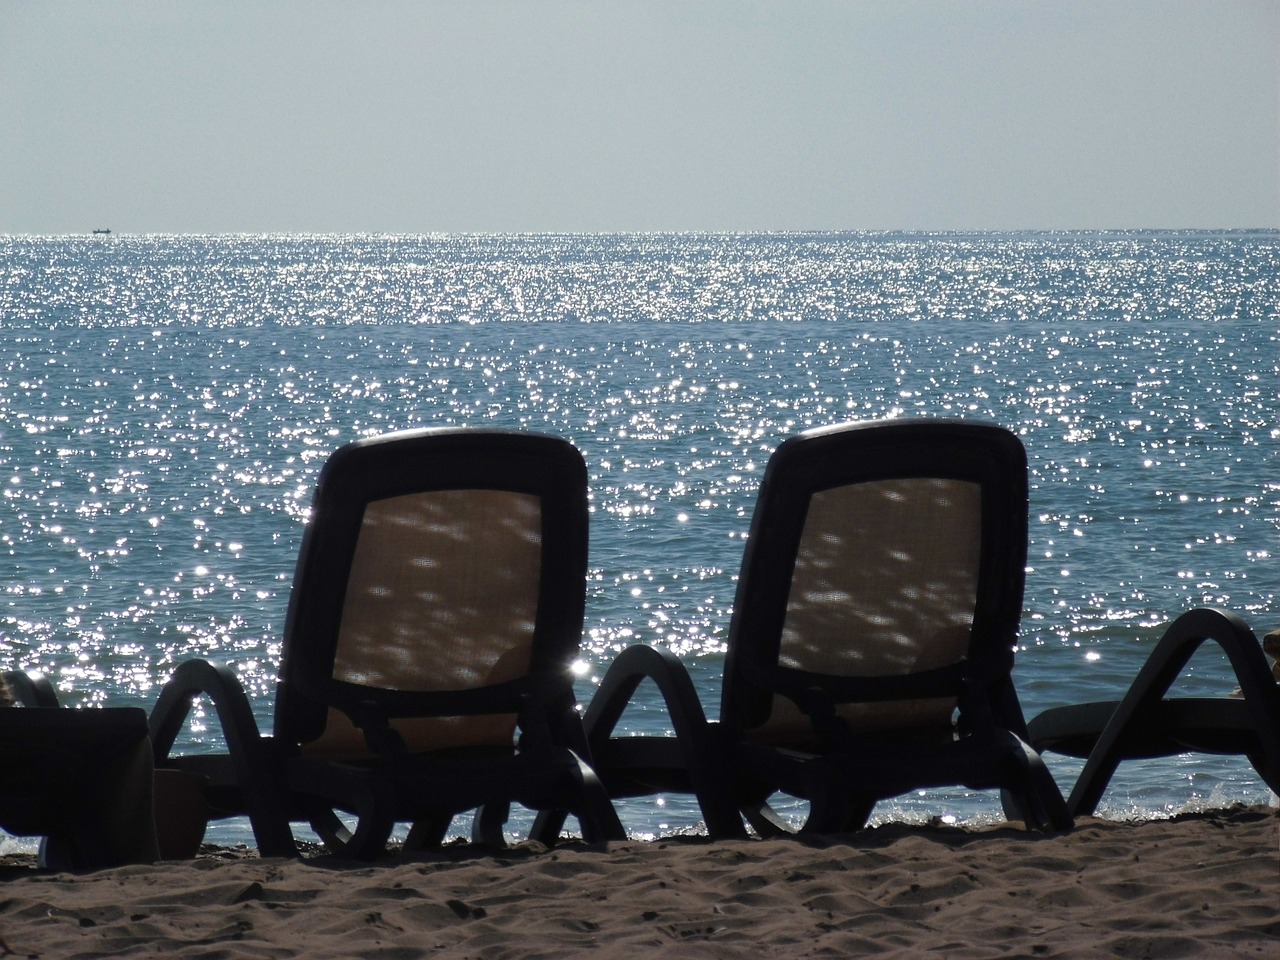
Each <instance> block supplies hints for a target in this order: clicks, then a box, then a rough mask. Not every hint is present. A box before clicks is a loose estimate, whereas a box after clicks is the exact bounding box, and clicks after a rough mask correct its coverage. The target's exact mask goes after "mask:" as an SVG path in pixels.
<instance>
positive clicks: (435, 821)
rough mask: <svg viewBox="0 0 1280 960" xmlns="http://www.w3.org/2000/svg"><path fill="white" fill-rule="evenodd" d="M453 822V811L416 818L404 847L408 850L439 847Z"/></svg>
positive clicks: (435, 848)
mask: <svg viewBox="0 0 1280 960" xmlns="http://www.w3.org/2000/svg"><path fill="white" fill-rule="evenodd" d="M452 823H453V814H451V813H439V814H436V815H434V816H431V817H424V818H422V819H421V820H415V821H414V822H413V825H412V826H410V827H409V835H408V836H407V837H405V840H404V848H405V849H406V850H437V849H439V847H440V845H441V844H442V843H444V838H445V836H446V835H447V834H448V832H449V826H450V824H452Z"/></svg>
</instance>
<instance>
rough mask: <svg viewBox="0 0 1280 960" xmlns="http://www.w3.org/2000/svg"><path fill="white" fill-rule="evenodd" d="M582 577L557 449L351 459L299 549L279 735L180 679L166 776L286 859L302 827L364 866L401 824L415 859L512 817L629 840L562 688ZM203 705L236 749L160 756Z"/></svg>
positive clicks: (168, 722)
mask: <svg viewBox="0 0 1280 960" xmlns="http://www.w3.org/2000/svg"><path fill="white" fill-rule="evenodd" d="M586 562H587V474H586V466H585V464H584V463H583V460H582V456H581V454H580V453H578V451H577V450H576V449H575V448H574V447H573V446H572V445H571V444H569V443H567V442H565V441H563V440H559V439H555V438H552V437H547V436H540V435H535V434H525V433H514V432H505V431H496V430H458V429H445V430H417V431H407V432H404V433H399V434H390V435H387V436H382V437H376V438H371V439H366V440H360V441H357V442H355V443H352V444H349V445H347V446H345V447H343V448H342V449H340V450H338V451H337V452H335V453H334V454H333V455H332V457H330V459H329V461H328V462H327V463H326V464H325V466H324V468H323V469H322V471H321V474H320V477H319V481H318V484H317V488H316V493H315V501H314V505H313V507H312V515H311V519H310V522H309V523H308V525H307V527H306V530H305V533H304V536H303V543H302V548H301V553H300V555H299V558H298V565H297V572H296V574H295V579H294V584H293V590H292V593H291V596H290V602H289V611H288V615H287V618H286V621H285V627H284V638H283V650H282V661H281V665H280V679H279V684H278V687H277V690H276V703H275V720H274V731H273V733H272V735H271V736H262V735H260V734H259V731H258V727H257V724H256V723H255V721H254V717H253V712H252V710H251V709H250V705H249V701H248V698H247V697H246V696H245V694H244V691H243V690H242V689H241V686H240V684H239V682H238V681H237V680H236V678H235V676H234V674H233V673H232V672H231V671H230V670H229V669H227V668H226V667H223V666H219V665H217V664H212V663H209V662H206V661H201V660H196V661H189V662H187V663H184V664H182V665H180V666H179V668H178V670H177V671H176V672H175V674H174V676H173V678H172V680H171V681H170V682H169V683H168V684H167V685H166V687H165V688H164V690H163V691H162V693H161V695H160V698H159V701H158V702H157V704H156V707H155V709H154V711H153V712H152V716H151V733H152V739H153V741H154V742H155V746H156V750H157V762H158V764H159V765H161V766H163V767H167V766H177V767H180V768H182V769H185V770H188V771H192V772H196V773H199V774H202V775H204V776H206V777H207V778H208V780H209V786H208V788H207V789H206V791H205V796H206V799H207V801H208V803H209V805H210V807H211V808H212V815H213V816H225V815H234V814H246V813H247V814H248V815H249V817H250V820H251V823H252V825H253V829H254V834H255V837H256V839H257V842H258V846H259V850H260V852H261V853H262V854H263V855H265V856H279V855H285V856H290V855H296V852H297V848H296V846H295V842H294V839H293V835H292V830H291V828H290V825H289V822H290V821H294V820H305V821H309V822H310V823H311V825H312V826H313V828H314V829H315V830H316V832H317V833H318V834H319V835H320V836H321V838H322V839H323V840H324V841H325V842H326V844H327V845H328V846H329V847H330V848H331V849H332V850H334V851H335V852H338V853H340V854H342V855H345V856H351V857H371V856H374V855H376V854H377V853H379V852H381V851H382V849H383V848H384V846H385V844H386V841H387V839H388V836H389V834H390V832H391V830H392V827H393V825H394V824H395V823H397V822H407V823H412V824H413V826H412V828H411V830H410V833H409V840H408V843H409V844H410V845H413V846H419V845H437V844H439V843H440V841H441V840H442V839H443V837H444V835H445V832H446V830H447V829H448V827H449V824H450V823H451V821H452V819H453V817H454V816H455V815H456V814H459V813H462V812H464V811H468V810H472V809H474V808H480V807H483V808H484V816H477V818H476V820H475V833H476V837H477V839H482V840H485V841H486V842H491V843H501V838H502V825H503V823H504V822H505V821H506V818H507V816H506V815H507V810H508V807H509V803H510V802H512V801H514V802H517V803H520V804H523V805H525V806H528V807H530V808H533V809H539V808H542V807H547V806H567V807H568V808H569V809H571V810H572V812H573V813H574V814H575V815H576V816H577V817H578V819H579V821H580V823H581V825H582V831H583V834H584V837H585V838H586V839H588V840H600V839H614V838H621V837H623V836H624V834H623V831H622V827H621V824H620V823H619V822H618V819H617V816H616V814H615V813H614V810H613V807H612V805H611V804H610V803H609V801H608V798H607V796H606V794H605V793H604V791H603V789H601V787H600V784H599V783H598V781H597V780H596V778H595V775H594V774H593V773H592V771H591V769H590V767H589V765H588V762H587V755H586V743H585V738H584V737H583V734H582V726H581V719H580V717H579V716H578V714H577V713H576V711H575V699H574V692H573V686H572V675H571V672H570V667H571V664H572V662H573V661H574V659H575V658H576V656H577V653H578V649H579V642H580V639H581V632H582V618H583V606H584V600H585V573H586ZM200 694H207V695H208V696H209V697H210V698H211V699H212V701H213V704H214V706H215V708H216V710H217V714H218V717H219V720H220V721H221V726H222V730H223V733H224V736H225V738H226V742H227V747H228V751H227V753H226V754H220V755H214V756H184V757H174V756H171V755H170V752H171V748H172V745H173V743H174V739H175V737H176V735H177V733H178V732H179V730H180V728H181V726H182V724H183V723H184V722H185V718H186V716H187V714H188V711H189V709H190V706H191V703H192V700H193V699H194V698H195V697H196V696H198V695H200ZM517 731H518V734H519V745H518V748H517V746H516V739H515V737H516V733H517ZM335 811H336V812H335ZM340 813H346V814H351V815H354V816H355V817H356V818H357V826H356V828H355V829H354V831H352V830H348V828H346V827H345V826H344V825H343V822H342V821H341V820H340V819H339V816H338V814H340ZM542 839H545V840H547V841H548V842H550V841H552V840H554V839H555V837H554V836H544V837H542Z"/></svg>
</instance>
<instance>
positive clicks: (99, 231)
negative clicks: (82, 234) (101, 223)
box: [93, 227, 111, 233]
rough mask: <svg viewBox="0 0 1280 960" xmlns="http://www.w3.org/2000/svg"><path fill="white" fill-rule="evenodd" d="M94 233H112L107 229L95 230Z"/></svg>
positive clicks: (99, 228)
mask: <svg viewBox="0 0 1280 960" xmlns="http://www.w3.org/2000/svg"><path fill="white" fill-rule="evenodd" d="M93 232H94V233H110V232H111V231H110V230H109V229H108V228H107V227H97V228H95V229H94V231H93Z"/></svg>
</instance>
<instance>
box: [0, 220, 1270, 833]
mask: <svg viewBox="0 0 1280 960" xmlns="http://www.w3.org/2000/svg"><path fill="white" fill-rule="evenodd" d="M1278 314H1280V235H1277V234H1275V233H1271V232H1267V233H1229V234H1183V233H1166V234H1153V233H1123V234H1098V235H1084V234H1006V235H974V236H965V235H892V234H876V235H868V234H832V235H826V234H803V235H770V236H719V235H673V236H601V237H584V236H492V237H458V236H426V237H342V236H322V237H306V236H303V237H285V236H279V237H275V236H266V237H167V236H140V237H129V236H112V237H108V238H103V237H93V238H88V237H85V238H56V239H42V238H22V237H7V238H6V237H0V324H2V325H3V330H4V337H5V343H6V350H5V353H4V357H3V360H2V361H0V485H2V486H3V502H2V503H0V570H2V571H3V574H2V581H3V584H4V587H3V589H4V599H3V608H0V633H2V638H3V639H2V640H0V642H2V643H3V648H2V650H3V654H2V661H0V662H3V664H4V665H5V666H6V667H7V666H10V665H13V664H16V665H20V666H22V667H24V668H26V669H32V670H41V671H43V672H45V673H46V674H48V675H50V676H51V677H52V678H53V679H54V680H55V682H56V684H57V686H58V687H59V689H60V691H61V695H62V697H63V699H64V700H65V701H66V702H67V703H71V704H84V703H111V704H120V705H124V704H138V705H142V706H149V705H150V703H151V701H152V699H153V698H154V696H155V693H156V688H157V685H158V684H159V683H161V682H162V681H163V679H164V677H165V676H166V675H167V673H168V671H169V670H170V669H171V668H172V666H173V665H174V664H175V663H176V662H178V661H179V660H181V659H183V658H185V657H189V656H193V655H202V656H217V657H219V658H222V659H224V660H226V661H229V662H231V663H232V664H233V665H234V667H235V669H236V670H237V671H238V672H239V673H240V675H241V676H242V677H243V678H244V680H245V682H246V684H247V685H248V686H249V689H250V690H251V692H252V694H253V695H254V697H255V698H256V704H257V707H258V712H259V716H260V718H261V719H262V720H263V722H264V723H265V724H266V725H268V726H269V724H270V710H271V691H272V688H273V681H274V669H275V665H276V663H277V661H278V657H279V644H278V636H279V632H280V628H281V626H282V623H283V617H284V610H285V605H286V603H287V599H288V590H289V581H290V578H291V575H292V571H293V563H294V559H295V556H296V552H297V548H298V544H299V540H300V536H301V526H302V521H303V520H304V519H305V516H306V511H307V507H308V503H309V499H310V495H311V487H312V483H313V480H314V477H315V474H316V472H317V470H318V469H319V467H320V465H321V463H322V462H323V460H324V458H325V457H326V456H327V454H328V453H329V452H330V451H332V450H333V449H334V448H335V447H337V446H338V445H340V444H341V443H343V442H346V441H348V440H350V439H353V438H355V437H357V436H361V435H365V434H369V433H376V432H382V431H387V430H392V429H399V428H403V427H410V426H417V425H428V424H430V425H443V424H490V425H498V426H504V427H521V428H527V429H534V430H543V431H547V432H552V433H557V434H560V435H563V436H565V437H567V438H569V439H571V440H572V441H573V442H574V443H576V444H577V445H578V446H579V447H580V448H581V449H582V450H583V452H584V454H585V456H586V458H587V461H588V464H589V467H590V472H591V485H592V494H593V516H592V554H591V557H592V559H591V572H590V583H589V601H588V609H587V636H586V638H585V645H584V654H583V663H582V669H583V679H582V688H581V689H582V694H583V696H584V697H586V696H589V694H590V686H591V682H592V679H593V678H598V676H599V674H600V673H601V672H602V670H603V668H604V667H605V666H606V665H607V663H608V661H609V660H610V658H611V657H612V656H613V655H614V653H615V652H616V651H617V650H619V649H621V648H622V647H623V646H625V645H627V644H629V643H632V642H640V641H643V642H650V643H660V644H664V645H667V646H669V647H672V648H673V649H675V650H677V651H678V652H679V653H680V654H681V655H682V656H683V657H684V658H685V659H686V661H687V662H688V663H689V664H690V666H691V668H692V669H693V670H694V672H695V675H696V676H697V678H698V683H699V687H700V689H701V690H702V691H703V693H704V700H705V701H706V703H707V706H708V708H709V710H710V711H711V712H712V713H713V714H714V713H715V710H716V707H717V705H718V696H719V684H718V678H719V672H720V666H721V662H722V653H723V642H724V636H725V631H726V629H727V626H728V620H729V610H730V607H731V605H732V601H733V588H734V580H735V577H736V572H737V566H738V563H739V560H740V557H741V549H742V538H743V535H744V534H745V531H746V529H747V525H748V523H749V519H750V511H751V508H752V504H753V500H754V496H755V491H756V486H757V484H758V481H759V478H760V474H761V472H762V470H763V467H764V464H765V461H766V460H767V459H768V456H769V453H770V451H771V450H772V449H773V448H774V447H775V446H776V445H777V443H778V442H779V441H780V440H781V439H782V438H783V437H785V436H786V435H788V434H790V433H792V432H795V431H797V430H800V429H803V428H805V427H809V426H814V425H820V424H828V423H835V422H840V421H844V420H853V419H873V418H884V417H898V416H937V415H945V416H963V417H977V418H982V419H989V420H995V421H998V422H1000V423H1002V424H1005V425H1007V426H1009V427H1010V428H1012V429H1014V430H1016V431H1017V432H1018V433H1019V434H1020V435H1021V436H1022V438H1023V441H1024V443H1025V444H1026V446H1027V449H1028V453H1029V455H1030V459H1031V470H1032V478H1031V479H1032V492H1031V519H1032V522H1031V543H1030V558H1031V559H1030V570H1029V573H1028V581H1027V595H1026V611H1025V616H1024V619H1023V632H1022V639H1021V642H1022V650H1021V652H1020V654H1019V661H1018V667H1017V674H1016V676H1017V681H1018V686H1019V690H1020V693H1021V695H1022V699H1023V704H1024V707H1025V709H1026V711H1027V713H1028V715H1034V714H1035V713H1037V712H1039V711H1040V710H1042V709H1044V708H1046V707H1049V706H1053V705H1057V704H1062V703H1069V702H1074V701H1079V700H1084V699H1095V698H1098V697H1107V696H1115V695H1118V694H1119V693H1120V692H1121V691H1122V690H1123V688H1124V686H1125V685H1126V684H1127V682H1128V680H1129V679H1130V678H1131V677H1132V675H1133V674H1134V673H1135V672H1136V670H1137V668H1138V666H1139V665H1140V663H1141V662H1142V660H1143V658H1144V657H1145V655H1146V653H1147V652H1148V651H1149V650H1150V648H1151V646H1152V645H1153V644H1154V642H1155V640H1156V639H1157V638H1158V636H1159V633H1160V630H1161V626H1162V625H1163V624H1164V623H1166V622H1167V621H1168V620H1169V619H1171V618H1172V617H1173V616H1175V615H1176V614H1177V613H1179V612H1180V611H1182V610H1185V609H1187V608H1189V607H1193V606H1198V605H1204V604H1212V605H1222V606H1227V607H1230V608H1232V609H1234V610H1236V611H1237V612H1239V613H1241V614H1242V615H1244V616H1245V617H1246V618H1247V619H1249V620H1250V621H1251V622H1252V623H1253V625H1254V626H1255V629H1256V630H1257V631H1258V632H1259V633H1261V632H1263V631H1265V630H1269V629H1272V628H1274V627H1275V626H1277V625H1280V609H1276V602H1275V596H1276V584H1277V559H1276V557H1275V553H1276V550H1277V527H1278V526H1280V509H1278V508H1280V473H1278V472H1277V470H1276V459H1275V450H1276V446H1277V441H1278V440H1280V416H1277V414H1278V413H1280V400H1278V399H1277V388H1276V385H1277V382H1280V378H1278V374H1280V324H1277V319H1278ZM1233 685H1234V684H1233V682H1232V680H1231V679H1230V674H1229V671H1228V670H1227V668H1226V667H1225V665H1224V662H1223V659H1222V658H1221V657H1219V656H1216V655H1212V654H1208V653H1206V654H1204V655H1201V656H1198V657H1197V659H1196V660H1195V661H1194V669H1193V670H1192V672H1191V675H1190V676H1189V677H1188V678H1187V685H1186V687H1185V689H1187V690H1189V691H1192V690H1194V691H1199V692H1203V693H1225V692H1226V691H1228V690H1229V689H1230V688H1231V687H1232V686H1233ZM628 723H629V724H630V725H631V727H632V728H633V729H651V728H652V727H654V726H655V725H656V726H661V725H662V724H663V720H662V717H661V715H660V712H659V711H657V710H656V708H654V707H652V706H651V705H650V706H649V707H648V708H647V709H642V710H637V711H635V712H634V714H633V715H631V716H630V717H629V719H628ZM212 739H213V738H212V737H211V734H210V732H209V731H207V730H205V729H203V728H200V729H197V730H196V731H194V732H193V733H192V734H191V736H190V738H189V740H188V742H187V744H186V745H187V747H188V748H190V749H200V748H201V747H202V746H205V745H206V744H207V742H208V741H211V740H212ZM1077 769H1078V766H1075V765H1072V764H1071V763H1069V762H1067V763H1057V762H1055V764H1054V770H1055V773H1057V774H1058V776H1059V779H1060V780H1061V781H1062V783H1063V786H1064V789H1069V787H1070V784H1071V782H1072V780H1073V778H1074V776H1075V771H1076V770H1077ZM1266 798H1267V791H1266V790H1265V787H1264V786H1263V785H1262V784H1261V781H1260V780H1259V779H1258V778H1257V777H1256V776H1254V775H1253V773H1252V771H1251V770H1250V769H1249V767H1248V766H1247V764H1244V763H1242V762H1240V761H1237V760H1234V759H1223V758H1206V757H1196V758H1187V757H1184V758H1179V759H1177V760H1170V761H1159V762H1156V761H1152V762H1145V763H1143V764H1139V765H1135V766H1134V767H1133V768H1126V769H1123V770H1122V771H1121V775H1120V776H1119V777H1118V778H1117V780H1116V781H1115V786H1114V788H1113V791H1112V793H1111V794H1110V795H1109V796H1108V798H1107V801H1106V803H1107V804H1108V805H1107V806H1105V807H1104V809H1105V810H1107V811H1109V812H1110V813H1112V814H1114V815H1123V814H1127V813H1130V812H1138V813H1144V814H1150V813H1160V812H1165V811H1170V810H1174V809H1181V808H1183V807H1184V806H1185V805H1187V804H1188V803H1190V804H1191V805H1196V804H1202V805H1206V804H1212V805H1216V804H1221V803H1226V802H1230V801H1233V800H1251V801H1257V800H1265V799H1266ZM996 811H998V803H996V801H995V800H994V799H993V798H992V797H990V796H987V795H977V796H974V795H971V794H969V793H968V792H965V791H951V792H947V791H931V792H930V793H929V795H928V796H924V797H907V798H904V799H902V800H899V801H896V802H894V803H892V804H888V803H886V804H882V805H881V806H880V808H879V809H878V811H877V816H878V817H880V818H885V817H895V818H911V817H915V816H923V815H927V814H933V813H943V814H946V815H951V816H956V817H958V818H959V819H961V820H981V819H983V818H984V817H994V816H995V815H996ZM624 819H626V820H627V822H628V825H629V826H630V827H631V828H632V829H633V830H635V831H637V832H641V833H643V832H655V831H662V830H672V829H683V828H687V827H688V826H689V825H691V824H692V823H694V822H696V819H697V814H696V808H694V807H692V806H691V805H690V804H689V803H688V802H687V800H686V799H685V798H674V797H673V798H668V800H667V801H666V803H665V804H664V805H661V806H654V805H653V804H652V803H632V804H628V806H627V809H626V810H625V811H624ZM218 829H221V830H224V831H228V832H225V833H218V832H217V829H215V831H213V832H212V833H211V836H215V837H217V838H222V839H226V838H235V837H236V836H241V835H243V830H242V827H237V826H234V825H233V826H230V827H223V828H218ZM237 830H241V833H240V834H237V833H236V832H235V831H237Z"/></svg>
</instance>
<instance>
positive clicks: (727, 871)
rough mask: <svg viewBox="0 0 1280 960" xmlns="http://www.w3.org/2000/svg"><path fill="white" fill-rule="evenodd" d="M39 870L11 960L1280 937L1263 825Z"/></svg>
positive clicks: (1143, 952)
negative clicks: (34, 958) (370, 861)
mask: <svg viewBox="0 0 1280 960" xmlns="http://www.w3.org/2000/svg"><path fill="white" fill-rule="evenodd" d="M24 860H25V861H29V863H28V864H27V865H24V864H23V861H24ZM33 864H34V857H29V856H28V855H25V854H19V855H9V856H5V857H3V858H0V879H2V880H3V881H4V882H5V884H6V887H5V893H6V898H5V900H4V902H3V903H2V904H0V946H2V947H3V948H4V950H5V951H7V952H3V953H0V955H3V956H17V957H27V956H39V957H50V956H58V957H69V956H86V957H87V956H105V955H111V956H151V955H159V954H161V953H163V954H165V955H170V954H176V955H178V956H190V957H202V956H203V957H215V956H219V957H221V956H244V957H294V956H310V957H334V958H336V957H365V956H368V957H374V956H395V957H416V956H424V957H425V956H431V957H468V956H477V955H481V954H483V955H484V956H485V957H486V958H504V957H510V958H516V957H520V958H532V957H564V956H577V955H584V954H586V953H590V954H592V956H596V957H604V958H609V957H614V956H617V957H622V956H628V957H630V956H635V955H637V954H639V955H659V954H669V955H679V956H715V957H739V956H741V957H761V956H764V957H803V956H822V955H842V956H856V955H864V954H875V955H876V956H879V957H898V956H901V957H906V956H913V955H918V953H919V952H920V951H921V950H924V949H937V950H942V951H944V952H945V953H946V954H947V955H948V956H954V957H994V956H1010V957H1015V956H1016V957H1033V956H1034V957H1073V958H1074V957H1096V956H1109V957H1111V956H1115V957H1181V956H1191V955H1194V956H1198V957H1202V956H1240V955H1244V956H1259V957H1262V956H1270V955H1271V953H1272V952H1273V951H1274V948H1275V943H1276V938H1277V937H1280V911H1278V910H1277V901H1276V897H1277V894H1278V892H1280V812H1278V811H1277V809H1276V808H1274V807H1263V806H1251V807H1244V806H1239V807H1232V808H1228V809H1224V810H1216V811H1208V812H1204V813H1194V814H1182V815H1179V816H1177V817H1174V818H1171V819H1168V820H1148V821H1141V822H1121V821H1113V820H1101V819H1098V818H1092V817H1090V818H1083V819H1082V820H1081V821H1080V822H1079V824H1078V825H1077V827H1076V829H1075V830H1074V831H1071V832H1070V833H1063V834H1049V835H1044V834H1035V833H1029V832H1026V831H1024V830H1023V829H1022V828H1021V827H1020V826H1015V825H1012V824H999V825H995V826H990V827H982V828H970V827H948V826H909V825H903V824H886V825H884V826H880V827H876V828H871V829H868V830H864V831H861V832H859V833H857V834H851V835H848V836H832V837H812V838H794V837H789V838H784V839H777V840H747V841H716V842H713V841H710V840H708V839H707V838H705V837H668V838H661V839H657V840H645V841H627V842H620V843H611V844H598V845H587V844H582V843H578V842H566V843H564V844H562V845H559V846H557V847H555V848H552V849H550V850H548V849H547V848H545V847H543V846H542V845H541V844H537V843H524V844H519V845H516V846H514V847H511V848H509V849H507V850H503V851H481V850H477V849H476V848H474V847H472V846H470V845H467V844H458V845H455V846H450V847H448V848H446V849H444V850H443V851H439V852H433V853H419V852H411V853H398V854H395V855H389V856H388V857H386V858H384V859H382V860H379V861H377V862H375V863H373V864H351V863H344V862H341V861H336V860H335V859H334V858H331V857H328V856H323V855H322V856H316V857H313V858H309V859H305V860H300V861H289V860H279V859H262V858H259V857H258V856H257V855H256V853H255V852H253V851H251V850H249V849H248V848H229V847H216V846H207V847H206V848H204V850H202V853H201V855H200V856H199V857H197V858H196V859H194V860H188V861H170V862H165V863H161V864H157V865H154V866H133V867H122V868H117V869H113V870H104V871H100V872H97V873H89V874H66V873H54V872H50V871H41V870H37V869H34V868H33Z"/></svg>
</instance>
